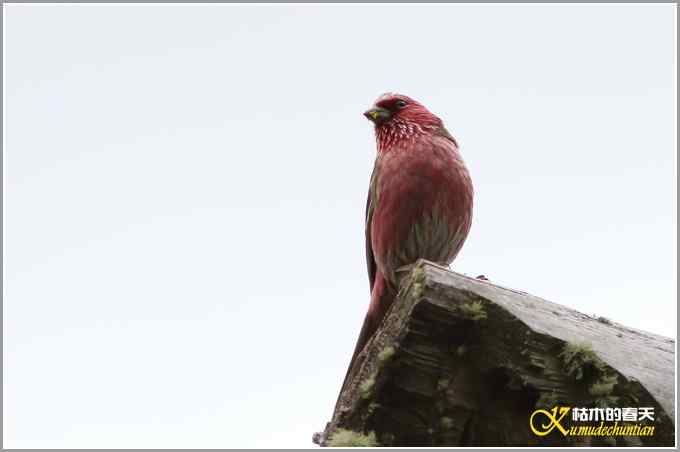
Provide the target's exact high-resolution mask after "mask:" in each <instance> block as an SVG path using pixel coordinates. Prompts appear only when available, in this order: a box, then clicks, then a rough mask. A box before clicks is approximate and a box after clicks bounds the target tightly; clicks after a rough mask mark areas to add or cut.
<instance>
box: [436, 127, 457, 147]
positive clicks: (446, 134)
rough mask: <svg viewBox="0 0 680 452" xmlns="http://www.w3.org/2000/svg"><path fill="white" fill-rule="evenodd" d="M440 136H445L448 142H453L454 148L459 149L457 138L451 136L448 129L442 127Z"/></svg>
mask: <svg viewBox="0 0 680 452" xmlns="http://www.w3.org/2000/svg"><path fill="white" fill-rule="evenodd" d="M439 135H441V136H443V137H444V138H446V139H447V140H449V141H451V142H452V143H453V144H454V146H456V147H458V142H457V141H456V139H455V138H453V135H451V134H450V133H449V131H448V130H446V127H444V126H441V127H440V128H439Z"/></svg>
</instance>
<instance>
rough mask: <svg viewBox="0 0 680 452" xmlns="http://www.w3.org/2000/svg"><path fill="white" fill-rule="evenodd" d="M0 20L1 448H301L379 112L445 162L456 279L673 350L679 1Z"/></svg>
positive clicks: (343, 328)
mask: <svg viewBox="0 0 680 452" xmlns="http://www.w3.org/2000/svg"><path fill="white" fill-rule="evenodd" d="M3 10H4V13H5V15H4V20H5V21H4V25H5V27H4V38H5V41H4V42H5V49H4V50H5V68H6V72H5V86H4V90H5V91H4V93H5V97H4V98H5V102H6V103H5V114H6V116H5V117H6V122H5V132H6V136H5V137H6V138H5V139H6V141H5V145H6V151H5V155H4V159H5V160H4V162H5V174H4V181H5V182H4V184H5V185H4V191H3V193H4V201H5V212H4V213H5V218H6V222H5V236H4V250H5V256H4V258H5V267H4V269H5V272H4V288H5V299H4V311H3V314H4V319H3V321H4V325H3V326H4V350H3V352H4V354H3V363H4V366H5V375H4V387H3V391H4V416H3V422H4V434H5V436H4V438H5V444H4V445H5V447H10V448H24V447H31V448H47V447H50V448H59V447H62V448H78V447H86V448H94V447H110V448H124V447H138V448H144V447H154V448H169V447H192V448H220V447H236V446H239V447H249V446H253V447H254V446H258V447H267V446H290V447H305V446H312V444H311V435H312V433H313V432H314V431H317V430H321V429H322V428H323V427H324V424H325V422H326V421H327V420H328V419H329V417H330V414H331V411H332V408H333V403H334V402H335V398H336V396H337V391H338V390H339V386H340V384H341V381H342V378H343V376H344V373H345V370H346V366H347V364H348V360H349V358H350V354H351V351H352V348H353V347H354V343H355V340H356V337H357V334H358V331H359V327H360V324H361V322H362V320H363V315H364V312H365V309H366V307H367V304H368V299H369V293H368V281H367V277H366V270H365V263H364V248H363V247H364V237H363V234H364V232H363V223H364V218H363V214H364V203H365V196H366V189H367V186H368V178H369V175H370V171H371V168H372V161H373V158H374V153H375V147H374V146H375V145H374V138H373V132H372V130H371V126H370V124H369V123H368V121H366V120H365V118H364V117H363V116H362V115H361V113H362V112H363V111H364V110H365V109H366V108H367V107H368V106H370V104H371V103H372V102H373V100H374V99H375V98H376V97H377V96H378V95H379V94H381V93H382V92H385V91H399V92H402V93H404V94H408V95H410V96H412V97H414V98H416V99H418V100H420V101H421V102H423V103H424V104H425V105H427V106H428V107H429V108H430V109H431V110H432V111H433V112H435V113H436V114H438V115H439V116H441V117H442V118H443V119H444V121H445V123H446V125H447V126H448V128H449V130H450V131H451V132H452V133H453V134H454V135H455V136H456V138H457V139H458V141H459V142H460V143H461V150H462V154H463V157H464V158H465V160H466V162H467V164H468V166H469V169H470V172H471V174H472V177H473V181H474V184H475V189H476V199H475V202H476V204H475V212H474V222H473V225H472V231H471V234H470V236H469V238H468V241H467V243H466V245H465V247H464V248H463V251H462V253H461V254H460V256H459V258H458V259H457V260H456V261H455V262H454V264H453V266H452V268H453V269H454V270H456V271H459V272H462V273H466V274H469V275H477V274H480V273H484V274H486V275H487V276H488V277H489V278H490V279H491V280H492V281H496V282H499V283H502V284H504V285H507V286H511V287H514V288H518V289H521V290H525V291H527V292H530V293H532V294H535V295H538V296H541V297H544V298H548V299H550V300H552V301H555V302H558V303H562V304H565V305H567V306H570V307H573V308H576V309H579V310H581V311H583V312H586V313H588V314H597V315H604V316H606V317H609V318H611V319H613V320H615V321H617V322H620V323H623V324H626V325H629V326H633V327H637V328H642V329H645V330H649V331H653V332H655V333H660V334H664V335H667V336H672V337H675V329H676V325H675V318H676V316H675V310H676V293H675V266H676V263H675V258H676V256H675V249H676V245H675V228H676V217H675V214H676V212H675V171H674V168H675V147H676V141H675V123H676V117H675V108H676V104H675V98H676V93H675V75H676V60H675V52H676V49H675V44H674V42H675V26H676V24H675V6H674V5H671V4H664V5H630V4H627V5H587V4H572V5H502V6H500V5H491V4H482V5H474V6H473V5H437V6H423V5H420V6H411V5H398V6H397V5H392V6H387V5H372V6H371V5H332V6H331V5H327V6H321V5H279V6H267V5H252V6H234V5H224V4H222V5H221V4H210V5H170V6H168V5H166V6H162V5H129V4H128V5H71V6H59V5H19V4H10V5H7V4H5V5H3Z"/></svg>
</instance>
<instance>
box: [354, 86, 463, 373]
mask: <svg viewBox="0 0 680 452" xmlns="http://www.w3.org/2000/svg"><path fill="white" fill-rule="evenodd" d="M364 115H365V116H366V117H367V118H368V119H370V120H371V121H373V123H374V124H375V136H376V142H377V149H378V152H377V157H376V159H375V166H374V168H373V174H372V175H371V184H370V187H369V190H368V200H367V203H366V262H367V264H368V279H369V281H370V285H371V304H370V305H369V307H368V313H367V314H366V319H365V320H364V324H363V327H362V328H361V333H360V334H359V339H358V341H357V344H356V348H355V349H354V354H353V356H352V361H351V362H350V366H349V369H348V371H347V376H346V377H345V384H346V383H347V377H348V376H349V373H350V370H351V368H352V365H353V363H354V360H355V359H356V357H357V355H358V354H359V353H360V352H361V350H362V349H363V347H364V345H366V342H368V340H369V339H370V338H371V336H372V335H373V333H374V332H375V331H376V329H377V328H378V326H379V325H380V322H381V321H382V319H383V317H384V316H385V313H386V312H387V310H388V309H389V308H390V306H391V304H392V302H393V301H394V297H395V295H396V292H397V288H398V281H397V276H396V270H397V269H398V268H400V267H402V266H406V265H410V264H413V263H414V262H415V261H416V260H418V259H419V258H423V259H427V260H430V261H433V262H437V263H439V264H442V265H444V266H447V265H449V264H450V263H451V262H452V261H453V259H454V258H455V257H456V255H457V254H458V252H459V251H460V249H461V247H462V246H463V242H465V238H466V237H467V235H468V231H469V230H470V223H471V221H472V195H473V190H472V181H471V180H470V175H469V174H468V171H467V169H466V168H465V164H464V163H463V159H462V158H461V156H460V154H459V153H458V143H456V140H455V139H454V138H453V137H452V136H451V134H450V133H449V132H448V131H447V130H446V128H444V124H443V123H442V120H441V119H439V118H438V117H437V116H435V115H433V114H432V113H430V112H429V111H428V109H427V108H425V107H424V106H423V105H422V104H420V103H418V102H416V101H415V100H413V99H411V98H409V97H407V96H403V95H400V94H391V93H388V94H384V95H382V96H380V97H379V98H378V100H377V101H376V102H375V104H374V106H373V107H372V108H371V109H370V110H368V111H367V112H365V113H364ZM343 386H344V384H343Z"/></svg>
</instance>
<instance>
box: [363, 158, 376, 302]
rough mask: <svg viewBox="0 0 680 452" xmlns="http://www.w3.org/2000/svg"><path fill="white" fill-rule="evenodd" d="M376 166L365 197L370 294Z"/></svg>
mask: <svg viewBox="0 0 680 452" xmlns="http://www.w3.org/2000/svg"><path fill="white" fill-rule="evenodd" d="M377 166H378V165H377V160H376V165H375V166H374V167H373V172H372V173H371V182H370V184H369V186H368V196H367V197H366V225H365V228H366V267H367V270H368V282H369V284H370V287H371V292H372V291H373V284H375V271H376V264H375V256H374V255H373V245H372V244H371V218H372V217H373V207H374V206H373V187H374V186H375V183H374V182H375V181H374V179H375V175H376V168H377Z"/></svg>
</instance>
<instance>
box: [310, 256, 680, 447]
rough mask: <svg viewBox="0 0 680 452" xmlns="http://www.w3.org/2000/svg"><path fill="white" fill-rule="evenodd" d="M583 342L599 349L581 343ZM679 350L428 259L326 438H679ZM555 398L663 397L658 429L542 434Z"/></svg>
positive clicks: (616, 400) (436, 442)
mask: <svg viewBox="0 0 680 452" xmlns="http://www.w3.org/2000/svg"><path fill="white" fill-rule="evenodd" d="M584 343H586V344H589V345H590V346H591V347H592V351H593V352H594V353H591V352H588V351H587V349H586V348H583V347H582V345H578V346H576V345H574V344H584ZM569 344H572V345H569ZM568 347H572V348H571V349H570V350H572V351H574V350H576V352H574V354H573V355H567V354H565V350H566V349H567V348H568ZM674 350H675V342H674V341H673V340H672V339H669V338H665V337H662V336H659V335H655V334H651V333H647V332H643V331H639V330H635V329H632V328H628V327H624V326H622V325H618V324H616V323H613V322H610V321H608V320H606V319H596V318H593V317H590V316H588V315H585V314H582V313H580V312H577V311H574V310H572V309H569V308H567V307H564V306H561V305H558V304H556V303H552V302H549V301H547V300H543V299H541V298H538V297H534V296H531V295H529V294H526V293H522V292H518V291H515V290H511V289H506V288H503V287H500V286H498V285H495V284H492V283H490V282H487V281H481V280H477V279H472V278H469V277H466V276H463V275H460V274H456V273H453V272H451V271H449V270H447V269H445V268H442V267H439V266H437V265H435V264H432V263H429V262H420V263H419V264H418V265H417V266H416V267H415V269H414V270H413V271H412V272H411V273H410V274H409V275H407V276H406V277H405V278H404V280H403V282H402V287H401V289H400V292H399V295H398V298H397V300H396V302H395V303H394V305H393V307H392V308H391V310H390V311H389V313H388V315H387V316H386V318H385V320H384V322H383V324H382V325H381V327H380V329H379V330H378V332H377V333H376V334H375V335H374V337H373V339H372V340H371V341H370V342H369V343H368V345H367V346H366V348H365V349H364V351H363V352H362V354H361V355H360V357H359V359H358V360H357V362H356V364H355V366H354V368H353V369H352V377H351V382H350V383H349V384H348V386H347V388H346V389H345V391H344V392H343V393H342V394H341V395H340V397H339V399H338V404H337V406H336V407H335V411H334V413H333V417H332V420H331V422H330V423H329V424H328V425H327V427H326V429H325V431H324V432H323V433H320V434H318V435H316V438H315V442H317V443H319V444H321V445H329V437H330V436H332V434H333V433H334V432H337V431H338V430H339V429H345V430H349V431H353V432H357V434H359V435H361V434H362V433H363V434H366V435H368V434H369V432H371V433H372V432H374V433H375V437H371V438H370V439H371V440H373V439H374V440H376V441H377V442H378V443H380V444H382V445H396V446H408V445H421V446H443V445H448V446H456V445H486V446H494V445H495V446H498V445H517V446H521V445H577V444H592V445H600V444H601V445H615V444H617V442H618V444H619V445H632V444H643V445H673V444H674V441H675V436H674V416H675V394H674V369H675V367H674ZM569 356H574V358H573V359H572V360H571V361H569ZM579 360H585V361H583V362H581V361H579ZM554 405H563V406H580V407H589V406H598V407H605V406H611V407H625V406H634V407H637V406H652V407H654V408H655V418H656V419H655V422H654V424H653V425H654V426H655V434H654V435H653V436H651V437H649V436H640V437H637V436H635V437H628V436H627V437H617V438H613V437H612V438H606V437H605V438H603V437H597V436H595V437H565V436H564V435H562V434H560V433H559V432H557V430H555V432H553V433H550V434H549V435H547V436H543V437H538V436H536V435H534V434H533V433H531V431H530V429H529V426H528V423H529V422H528V420H529V416H530V415H531V413H532V412H533V411H534V410H535V409H537V408H542V407H545V408H550V407H552V406H554ZM367 438H368V436H366V437H363V438H359V439H360V440H361V441H368V440H367ZM361 441H359V442H360V443H361ZM368 443H370V441H368ZM362 444H363V443H362Z"/></svg>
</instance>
